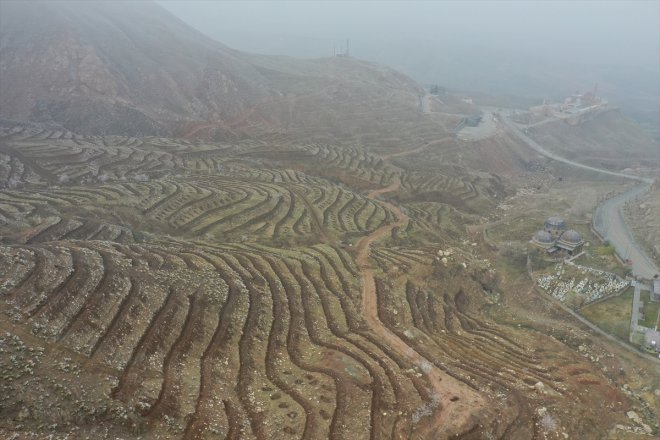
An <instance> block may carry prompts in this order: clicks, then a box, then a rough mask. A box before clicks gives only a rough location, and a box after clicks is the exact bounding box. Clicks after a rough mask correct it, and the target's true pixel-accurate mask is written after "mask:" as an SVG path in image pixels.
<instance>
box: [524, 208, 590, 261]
mask: <svg viewBox="0 0 660 440" xmlns="http://www.w3.org/2000/svg"><path fill="white" fill-rule="evenodd" d="M532 244H534V245H535V246H537V247H540V248H542V249H545V250H546V251H547V252H548V254H550V255H553V256H554V255H555V254H557V253H559V252H562V251H564V252H566V253H568V255H577V254H579V253H580V252H582V247H583V246H584V239H583V238H582V235H581V234H580V233H579V232H577V231H575V230H573V229H566V221H565V220H564V219H563V218H561V217H556V216H555V217H550V218H548V219H547V220H546V221H545V223H544V224H543V229H542V230H540V231H538V232H537V233H536V234H534V236H533V237H532Z"/></svg>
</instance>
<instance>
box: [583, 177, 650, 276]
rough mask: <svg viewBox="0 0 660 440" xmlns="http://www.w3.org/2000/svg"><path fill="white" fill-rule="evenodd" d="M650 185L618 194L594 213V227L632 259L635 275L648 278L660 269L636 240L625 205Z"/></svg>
mask: <svg viewBox="0 0 660 440" xmlns="http://www.w3.org/2000/svg"><path fill="white" fill-rule="evenodd" d="M649 187H650V185H648V184H642V185H638V186H636V187H634V188H632V189H630V190H628V191H626V192H624V193H621V194H619V195H616V196H614V197H611V198H609V199H607V200H606V201H605V202H603V203H601V204H600V205H599V206H598V209H596V213H595V215H594V228H595V229H596V230H597V231H598V232H599V233H600V234H601V235H602V236H603V237H604V238H605V239H606V240H608V241H609V242H610V243H611V244H612V245H613V246H614V247H615V248H616V251H617V253H618V254H619V256H620V257H621V258H622V259H623V260H627V259H630V260H632V270H633V274H634V275H638V276H641V277H642V278H645V279H647V280H650V279H652V278H653V276H654V275H655V274H658V273H660V269H658V267H657V266H656V265H655V264H654V263H653V261H651V259H650V258H649V257H648V255H646V252H644V250H643V249H641V248H640V247H639V246H638V245H637V243H636V242H635V238H634V237H633V235H632V234H631V233H630V229H628V225H627V224H626V221H625V219H624V217H623V207H624V205H625V204H626V202H628V201H629V200H634V199H636V198H638V197H641V196H642V195H643V194H645V193H646V192H647V191H648V190H649Z"/></svg>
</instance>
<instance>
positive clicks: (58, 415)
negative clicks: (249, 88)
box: [0, 124, 657, 439]
mask: <svg viewBox="0 0 660 440" xmlns="http://www.w3.org/2000/svg"><path fill="white" fill-rule="evenodd" d="M1 135H2V139H1V140H0V176H1V177H2V190H1V191H0V234H1V237H2V245H1V247H0V313H2V319H0V331H1V332H2V334H1V335H0V348H1V349H2V350H1V351H0V374H1V375H2V378H3V380H2V385H1V387H2V388H1V391H2V393H1V395H2V397H0V414H2V417H1V418H0V433H2V435H6V436H8V437H11V435H13V434H14V433H18V434H19V435H24V436H26V437H30V436H35V437H36V438H46V437H47V436H49V435H54V436H55V438H58V437H61V438H65V437H66V435H71V436H73V438H85V437H92V438H115V437H121V438H137V437H140V438H143V439H144V438H186V439H213V438H230V439H250V438H252V439H270V438H304V439H321V438H332V439H386V438H391V439H410V438H424V439H431V438H440V439H441V438H461V439H482V438H501V439H531V438H539V439H542V438H548V439H550V438H557V439H561V438H567V437H566V436H568V438H600V437H603V436H606V435H607V433H608V432H610V431H611V430H613V429H614V424H616V423H623V424H625V423H627V420H628V419H627V417H626V415H625V412H626V411H628V410H634V411H636V412H637V413H638V414H640V417H642V420H644V422H645V423H647V424H650V426H653V421H652V416H650V414H651V413H652V411H653V409H652V408H650V407H649V406H648V403H645V402H647V401H646V400H643V399H641V400H640V399H639V398H635V397H634V396H633V395H632V394H631V393H628V394H627V393H626V392H624V391H623V390H622V389H621V388H620V385H621V384H620V383H619V382H620V381H621V380H622V379H621V377H620V376H619V375H618V374H619V373H617V375H614V374H613V372H614V371H618V370H617V368H620V367H618V366H617V365H623V364H620V363H621V362H624V361H623V359H625V358H626V356H628V357H629V356H630V355H629V354H628V355H626V354H625V353H624V354H622V355H621V356H622V358H621V360H617V359H614V358H613V356H612V355H611V354H610V355H607V354H606V353H607V349H604V348H603V347H602V346H601V345H599V344H602V343H596V342H594V341H592V340H591V337H590V336H589V335H588V334H587V333H586V332H585V330H584V329H580V328H579V327H578V326H577V325H576V324H571V323H570V322H566V321H565V320H566V317H565V316H562V315H561V313H560V312H558V311H557V310H553V309H552V308H551V307H550V306H549V305H548V304H543V303H542V302H541V303H540V304H539V303H538V301H539V300H537V299H534V298H537V297H536V294H534V293H531V289H532V288H533V287H532V284H531V282H530V281H529V280H528V279H527V278H526V276H525V275H524V274H523V272H518V270H519V269H511V267H510V266H508V265H507V264H505V262H504V261H503V260H499V259H498V257H497V255H495V254H494V251H493V250H492V248H491V247H490V246H489V245H488V244H487V243H485V242H483V240H482V239H481V238H478V237H477V236H473V237H472V239H473V240H475V241H474V243H471V242H470V241H466V240H465V237H467V236H466V232H465V226H466V225H476V224H478V223H479V222H481V221H482V220H483V215H484V214H486V213H487V212H489V211H490V210H492V209H493V207H494V206H496V205H497V200H498V198H500V199H501V198H503V197H504V196H506V195H507V194H509V193H510V190H509V189H507V188H508V187H507V185H506V184H505V183H504V182H503V181H502V179H501V178H499V177H497V176H496V175H493V174H489V173H486V172H483V171H482V172H473V171H470V169H469V168H467V167H466V166H465V161H466V160H467V159H466V158H465V157H460V158H459V157H454V154H455V153H452V149H451V148H449V147H448V145H447V143H448V144H451V143H452V142H455V141H454V140H452V139H451V137H450V138H448V139H446V140H441V141H438V142H436V143H422V144H420V145H416V146H415V145H413V146H412V147H411V148H410V149H401V150H399V151H398V152H394V151H393V152H391V153H389V154H387V155H383V156H379V155H377V154H375V153H370V152H369V150H368V149H366V148H364V146H360V145H357V144H355V145H350V144H344V143H337V144H331V143H297V142H291V143H289V142H283V141H282V140H281V139H280V138H278V137H273V138H272V139H270V140H263V139H259V140H249V141H242V142H236V143H229V142H228V143H214V142H206V141H199V140H175V139H168V138H156V137H148V138H129V137H120V136H105V137H103V136H82V135H79V134H76V133H72V132H68V131H52V130H48V129H44V128H40V127H39V126H38V125H31V124H20V125H13V126H11V125H6V126H5V127H4V128H3V130H2V133H1ZM445 137H446V135H445ZM439 139H442V137H439ZM503 144H504V143H502V145H503ZM494 145H497V144H494ZM500 147H501V148H504V147H502V146H500ZM441 148H444V149H445V150H441ZM482 148H483V145H482V144H479V143H476V144H474V145H464V148H463V152H464V153H465V155H466V156H467V157H472V156H473V157H477V156H479V153H478V152H479V151H480V150H481V149H482ZM425 151H426V153H428V156H427V159H426V163H425V164H424V165H422V164H421V162H420V161H419V160H418V159H415V158H416V157H417V156H419V155H421V154H422V153H423V152H425ZM436 151H437V152H436ZM442 151H444V153H443V152H442ZM504 151H505V150H502V152H503V153H502V155H501V156H502V158H501V161H502V163H504V162H506V160H507V159H506V154H504ZM520 154H522V153H520V151H516V150H515V148H514V149H513V150H512V151H510V152H509V156H510V157H511V158H512V159H511V163H518V162H520V160H521V156H520ZM406 156H407V157H406ZM430 161H432V163H431V162H430ZM524 292H527V293H524ZM530 303H531V305H530ZM531 310H533V314H534V315H538V317H537V318H535V319H530V315H529V314H530V313H531V312H530V311H531ZM558 313H559V314H558ZM581 344H588V345H589V347H590V350H593V351H594V352H596V351H598V352H602V353H603V354H601V355H599V356H603V359H607V362H608V363H609V367H607V366H605V367H604V368H603V366H602V365H594V364H593V363H591V362H590V361H589V358H585V357H584V355H583V353H580V352H579V351H577V350H576V346H577V345H581ZM592 356H593V355H592ZM592 359H593V358H592ZM627 362H630V365H636V362H638V360H636V359H634V358H633V359H632V360H631V359H628V361H627ZM632 371H635V370H632ZM634 377H636V378H637V379H636V380H638V381H641V382H640V383H643V384H646V386H648V384H652V383H653V380H654V379H653V378H652V377H651V378H649V377H648V376H645V375H640V373H639V372H638V373H636V374H635V375H634ZM653 429H657V426H653ZM617 432H619V433H620V432H621V431H617ZM69 438H71V437H69ZM612 438H615V437H612Z"/></svg>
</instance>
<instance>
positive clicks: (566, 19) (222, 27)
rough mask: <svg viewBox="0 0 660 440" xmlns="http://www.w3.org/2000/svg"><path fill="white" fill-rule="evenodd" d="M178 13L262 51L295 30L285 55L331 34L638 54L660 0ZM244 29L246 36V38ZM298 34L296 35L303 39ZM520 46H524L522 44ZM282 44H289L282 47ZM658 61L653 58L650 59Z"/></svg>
mask: <svg viewBox="0 0 660 440" xmlns="http://www.w3.org/2000/svg"><path fill="white" fill-rule="evenodd" d="M159 3H161V4H162V5H163V6H165V7H166V8H167V9H169V10H170V11H171V12H173V13H174V14H176V15H177V16H179V17H180V18H181V19H183V20H184V21H186V22H188V23H190V24H192V25H194V26H195V27H197V28H198V29H200V30H202V31H203V32H205V33H207V34H209V35H210V36H212V37H214V38H216V39H219V40H221V41H223V42H225V43H226V44H228V45H230V46H233V47H235V48H237V49H243V50H251V51H261V52H268V53H270V52H271V51H272V48H273V47H274V46H276V45H277V44H276V43H273V42H272V41H269V40H267V39H262V40H260V37H263V36H265V37H271V38H272V37H275V38H277V37H284V38H290V37H293V38H300V39H305V40H308V41H306V42H304V46H305V49H304V50H301V49H300V48H298V47H289V48H288V50H287V51H286V52H287V53H288V54H291V55H307V56H327V55H328V54H329V53H330V54H331V53H332V52H331V51H332V45H333V43H334V42H339V41H343V40H344V39H346V38H351V39H352V40H353V46H354V52H355V53H356V55H359V54H360V49H361V48H360V43H361V42H362V40H367V41H369V42H370V45H371V44H372V43H373V42H374V41H377V40H380V41H382V43H383V44H387V43H388V42H390V41H392V40H395V39H399V40H419V41H434V42H443V41H444V42H445V43H446V42H447V41H448V40H458V39H461V40H466V41H467V42H470V43H472V44H475V45H477V46H481V47H498V48H500V47H501V46H503V45H511V47H510V49H511V50H512V51H515V50H520V49H532V50H533V49H534V47H535V46H537V45H538V46H540V47H542V48H544V49H552V51H553V52H554V53H556V54H561V53H563V52H564V51H565V52H566V53H567V54H569V55H575V54H580V51H582V50H583V51H584V52H583V53H582V55H583V56H585V57H586V58H587V59H588V60H589V61H591V60H597V59H598V58H599V57H601V56H608V54H610V56H611V55H613V54H612V53H611V50H612V49H614V50H615V51H616V54H614V55H616V56H617V58H620V59H631V60H635V61H638V60H640V59H642V58H643V57H644V56H648V55H649V54H654V55H655V56H654V58H655V61H656V63H657V59H658V53H659V52H660V25H659V23H660V1H657V0H656V1H630V0H628V1H556V0H553V1H542V2H541V1H497V2H496V1H461V2H456V1H406V2H400V1H385V2H377V1H360V2H355V1H331V2H330V1H273V0H270V1H217V2H216V1H190V0H186V1H178V0H161V1H159ZM246 37H248V38H246ZM302 43H303V42H301V46H302V45H303V44H302ZM520 46H522V47H520ZM283 49H287V48H283ZM656 67H657V66H656Z"/></svg>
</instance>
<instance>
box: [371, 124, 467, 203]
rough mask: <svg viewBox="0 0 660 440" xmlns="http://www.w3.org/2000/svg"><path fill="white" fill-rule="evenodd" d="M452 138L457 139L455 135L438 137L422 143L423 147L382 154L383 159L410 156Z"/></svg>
mask: <svg viewBox="0 0 660 440" xmlns="http://www.w3.org/2000/svg"><path fill="white" fill-rule="evenodd" d="M452 139H455V138H454V136H447V137H444V138H442V139H438V140H435V141H431V142H427V143H426V144H424V145H422V146H421V147H417V148H414V149H412V150H406V151H399V152H398V153H392V154H386V155H384V156H380V157H381V159H383V160H388V159H392V158H394V157H401V156H408V155H410V154H415V153H419V152H420V151H422V150H426V149H427V148H428V147H430V146H431V145H437V144H441V143H443V142H447V141H450V140H452ZM386 192H387V191H386Z"/></svg>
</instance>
